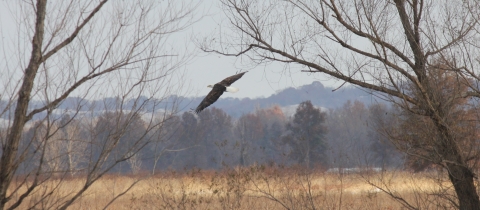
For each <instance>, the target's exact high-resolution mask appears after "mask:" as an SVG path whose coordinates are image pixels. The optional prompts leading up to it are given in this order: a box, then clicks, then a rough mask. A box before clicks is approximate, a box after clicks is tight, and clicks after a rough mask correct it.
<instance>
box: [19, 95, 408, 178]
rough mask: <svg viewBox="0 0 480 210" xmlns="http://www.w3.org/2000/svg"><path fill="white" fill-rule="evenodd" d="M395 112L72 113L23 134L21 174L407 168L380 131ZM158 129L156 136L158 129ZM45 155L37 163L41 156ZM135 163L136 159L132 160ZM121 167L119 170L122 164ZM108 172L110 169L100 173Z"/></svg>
mask: <svg viewBox="0 0 480 210" xmlns="http://www.w3.org/2000/svg"><path fill="white" fill-rule="evenodd" d="M392 110H393V109H392V108H390V107H389V106H387V105H382V104H377V105H371V106H369V107H366V106H365V105H364V104H363V103H362V102H359V101H354V102H350V101H348V102H347V103H345V104H344V105H343V106H342V107H339V108H336V109H330V110H329V111H326V112H325V111H324V112H322V111H321V110H320V108H317V107H315V106H314V105H313V104H312V103H311V102H310V101H304V102H302V103H300V104H299V105H298V107H297V109H296V111H295V113H294V114H293V115H292V116H286V115H285V114H284V112H283V111H282V109H281V107H279V106H272V107H270V108H266V109H257V110H256V111H254V112H252V113H246V114H243V115H241V116H240V118H238V119H236V118H233V117H231V116H229V115H228V114H227V113H226V112H224V111H223V110H222V109H218V108H215V107H213V108H210V109H206V110H204V111H203V112H201V113H200V114H198V115H196V114H194V113H192V112H184V113H183V114H181V115H162V116H159V117H158V118H145V117H142V115H141V112H125V111H123V112H122V111H107V112H104V113H103V114H101V115H99V116H97V117H93V118H79V117H76V118H72V117H71V116H70V115H68V114H65V115H63V116H62V117H58V119H57V120H52V121H35V122H33V123H32V125H31V126H30V128H29V129H27V130H26V131H25V132H24V134H23V140H22V144H21V145H23V148H22V149H23V150H25V151H30V152H29V154H33V155H29V156H28V158H27V160H25V161H24V162H22V167H21V168H22V170H21V171H20V173H22V172H23V173H28V172H30V171H32V170H33V169H35V168H37V167H39V166H40V165H43V166H42V167H41V168H42V169H43V170H44V171H49V172H51V173H55V172H57V173H58V172H66V171H67V172H68V173H69V174H71V175H76V174H82V173H83V172H84V171H89V170H88V168H89V167H92V165H91V164H92V162H96V161H92V159H95V160H99V159H102V161H103V162H102V164H103V165H104V166H103V167H110V166H113V167H112V169H111V170H110V171H111V172H119V173H131V172H133V173H137V172H139V171H151V172H152V173H155V171H159V170H190V169H193V168H198V169H221V168H225V167H237V166H250V165H254V164H259V165H282V166H291V165H301V166H304V167H308V168H313V167H321V168H324V169H328V168H330V167H341V168H348V167H383V168H399V167H403V162H404V159H403V156H402V155H401V154H400V153H399V151H398V150H396V149H395V147H394V145H393V144H392V143H391V142H389V141H388V138H387V137H386V136H384V135H383V134H381V133H379V131H380V130H379V129H377V127H376V126H373V125H374V124H375V120H376V119H377V121H378V118H379V117H378V116H379V115H385V116H382V118H385V117H387V118H388V117H390V118H392V117H394V114H390V115H387V114H385V113H389V112H392ZM152 121H153V124H158V128H156V129H151V127H152V126H151V124H152ZM38 150H43V151H45V152H42V153H38V155H40V154H41V155H43V157H42V158H40V157H37V156H38V155H35V154H37V153H36V152H35V151H38ZM127 157H129V158H127ZM116 162H118V163H116ZM99 167H102V166H99Z"/></svg>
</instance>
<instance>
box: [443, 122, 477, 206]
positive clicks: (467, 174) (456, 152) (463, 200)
mask: <svg viewBox="0 0 480 210" xmlns="http://www.w3.org/2000/svg"><path fill="white" fill-rule="evenodd" d="M434 122H435V124H436V126H437V127H438V129H439V131H440V132H441V133H442V136H443V137H444V138H443V139H442V141H441V142H440V144H438V149H437V150H438V151H439V153H440V155H441V157H444V161H443V162H445V163H444V164H445V167H446V168H447V172H448V177H449V179H450V181H451V182H452V184H453V187H454V189H455V193H456V194H457V197H458V201H459V209H462V210H463V209H472V210H473V209H480V200H479V198H478V194H477V190H476V188H475V182H474V180H473V179H474V177H475V175H474V173H473V172H472V171H471V169H469V168H468V166H467V163H466V162H465V160H463V158H462V156H461V154H460V149H459V148H458V145H457V143H456V142H455V140H454V139H453V137H452V135H450V132H449V131H448V128H447V127H446V126H444V125H442V124H441V123H440V122H439V121H434Z"/></svg>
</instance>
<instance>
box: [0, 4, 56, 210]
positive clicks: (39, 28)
mask: <svg viewBox="0 0 480 210" xmlns="http://www.w3.org/2000/svg"><path fill="white" fill-rule="evenodd" d="M46 5H47V0H39V1H37V5H36V12H37V14H36V17H37V19H36V22H35V34H34V36H33V40H32V54H31V57H30V61H29V63H28V67H27V69H25V76H24V78H23V83H22V86H21V88H20V90H19V91H18V100H17V106H16V108H15V115H14V118H13V125H12V127H11V129H10V131H9V133H8V135H7V141H6V144H5V148H4V150H3V153H2V157H1V159H0V210H3V209H4V208H5V204H6V203H7V202H8V200H9V197H7V189H8V187H9V186H10V182H11V181H12V177H13V175H14V173H15V171H16V168H17V167H18V163H16V161H15V158H16V157H17V152H18V144H19V143H20V138H21V136H22V132H23V128H24V127H25V123H26V121H27V120H28V119H27V109H28V104H29V102H30V93H31V92H32V88H33V81H34V80H35V75H36V74H37V71H38V68H39V66H40V63H41V60H42V52H41V50H42V42H43V33H44V31H43V30H44V20H45V11H46Z"/></svg>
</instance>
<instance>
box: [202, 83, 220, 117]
mask: <svg viewBox="0 0 480 210" xmlns="http://www.w3.org/2000/svg"><path fill="white" fill-rule="evenodd" d="M225 89H226V88H225V86H222V85H219V84H215V85H214V86H213V88H212V90H211V91H210V93H208V95H207V96H205V98H204V99H203V100H202V102H200V104H199V105H198V106H197V108H196V109H195V113H197V114H198V113H199V112H201V111H202V110H204V109H205V108H207V107H208V106H210V105H211V104H213V103H215V101H217V99H218V98H220V96H221V95H222V94H223V92H224V91H225Z"/></svg>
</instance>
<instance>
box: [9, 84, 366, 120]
mask: <svg viewBox="0 0 480 210" xmlns="http://www.w3.org/2000/svg"><path fill="white" fill-rule="evenodd" d="M225 96H228V94H224V95H223V96H222V97H221V98H220V99H219V100H218V101H217V102H216V103H215V104H213V105H212V106H211V107H216V108H219V109H222V110H224V111H225V112H226V113H228V114H229V115H230V116H232V117H235V118H238V117H240V116H241V115H242V114H245V113H250V112H253V111H255V109H257V108H268V107H271V106H273V105H279V106H281V107H284V109H288V110H290V109H294V107H295V106H294V105H297V104H299V103H301V102H303V101H306V100H310V101H312V103H313V104H314V105H315V106H317V107H324V108H336V107H340V106H342V105H343V104H344V103H345V102H347V101H348V100H351V101H354V100H358V101H361V102H363V103H364V104H366V105H369V104H371V103H372V102H373V101H374V100H373V96H372V95H370V94H369V93H367V92H365V91H363V90H362V89H359V88H355V87H343V88H340V89H338V90H336V91H332V88H329V87H325V86H323V85H322V83H320V82H318V81H315V82H313V83H312V84H308V85H304V86H300V87H298V88H293V87H290V88H286V89H284V90H281V91H278V92H277V93H275V94H273V95H271V96H270V97H267V98H253V99H251V98H242V99H238V98H232V97H225ZM203 97H204V96H201V97H183V96H171V97H169V98H168V99H167V100H165V101H162V102H159V101H157V100H150V101H148V99H147V98H146V97H143V98H141V99H140V100H139V101H136V103H135V101H133V100H131V101H127V103H124V104H123V105H122V108H123V109H126V110H128V109H131V107H133V106H135V104H142V103H143V102H145V101H147V102H146V104H144V105H145V108H144V110H145V111H147V112H152V111H160V109H161V108H163V107H164V106H163V105H162V104H172V103H171V102H173V101H175V100H180V101H181V102H180V105H179V109H181V110H180V112H183V111H189V110H191V109H195V108H196V106H197V105H198V104H199V103H200V101H201V100H202V99H203ZM118 101H119V99H118V98H114V97H113V98H104V99H99V100H96V101H88V100H84V99H82V98H78V97H69V98H67V99H65V100H64V101H63V102H62V103H61V104H59V106H58V107H57V108H58V110H57V111H59V113H61V112H62V110H67V111H68V110H80V111H87V110H93V111H95V112H96V113H102V112H103V111H105V110H110V109H115V107H116V106H115V104H117V103H118ZM43 104H44V103H43V102H41V101H32V103H31V106H30V109H32V108H39V107H42V106H43ZM79 104H80V106H79ZM117 105H118V104H117ZM6 106H7V103H6V101H0V108H2V109H3V108H5V107H6ZM292 107H293V108H292ZM13 109H14V106H11V107H10V112H7V114H6V115H4V116H3V118H6V119H8V117H9V113H13ZM42 116H44V114H43V113H40V114H39V115H36V118H41V117H42Z"/></svg>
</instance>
